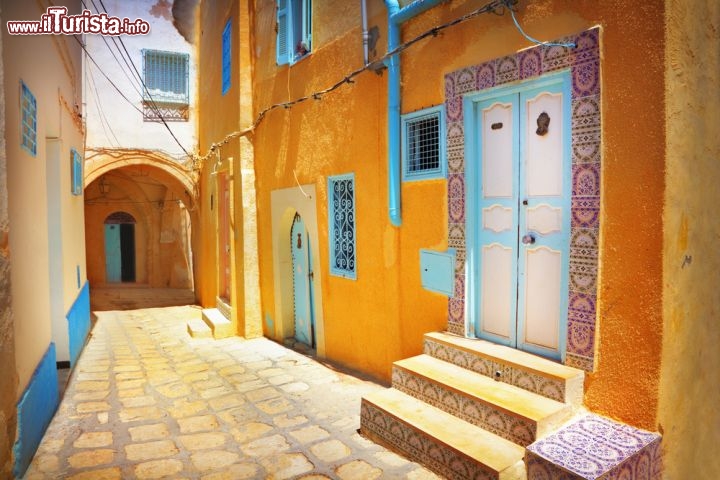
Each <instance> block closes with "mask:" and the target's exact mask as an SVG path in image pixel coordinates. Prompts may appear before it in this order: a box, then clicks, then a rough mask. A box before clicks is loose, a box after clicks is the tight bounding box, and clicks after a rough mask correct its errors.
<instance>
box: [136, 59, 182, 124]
mask: <svg viewBox="0 0 720 480" xmlns="http://www.w3.org/2000/svg"><path fill="white" fill-rule="evenodd" d="M142 52H143V76H144V78H145V87H146V90H145V91H144V92H143V106H144V112H143V113H144V118H145V120H146V121H160V119H161V117H162V118H164V119H165V120H166V121H176V122H177V121H181V122H182V121H187V120H188V117H189V108H188V105H189V102H190V94H189V86H188V75H189V72H188V63H189V60H190V55H188V54H186V53H177V52H164V51H160V50H145V49H144V50H143V51H142Z"/></svg>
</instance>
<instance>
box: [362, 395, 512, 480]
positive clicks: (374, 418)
mask: <svg viewBox="0 0 720 480" xmlns="http://www.w3.org/2000/svg"><path fill="white" fill-rule="evenodd" d="M360 432H361V433H362V434H363V435H365V436H366V437H368V438H369V439H370V440H372V441H374V442H375V443H379V444H381V445H385V446H386V447H388V448H390V449H391V450H394V451H396V452H398V453H401V454H403V455H405V456H406V457H407V458H409V459H411V460H413V461H416V462H418V463H421V464H423V465H425V466H426V467H427V468H429V469H430V470H432V471H434V472H435V473H437V474H439V475H442V476H443V477H445V478H448V479H453V480H455V479H457V480H464V479H472V480H504V479H506V478H507V479H511V478H525V476H524V473H523V472H524V466H523V464H522V463H520V464H519V465H517V468H516V469H515V470H514V471H513V472H503V473H500V474H499V473H497V472H492V471H488V470H485V469H484V468H483V467H482V465H479V464H478V463H477V462H475V461H474V460H473V459H472V458H469V457H467V456H466V455H463V454H461V453H459V452H457V451H455V450H454V449H452V448H450V447H448V446H447V445H445V444H442V443H439V442H436V441H435V440H434V439H433V438H432V437H430V436H428V435H426V434H425V433H423V432H422V431H419V430H417V429H415V428H413V427H411V426H409V425H408V424H406V423H404V422H402V421H401V420H398V419H397V418H395V417H394V416H392V415H390V414H388V413H387V412H385V411H383V410H381V409H379V408H377V407H375V406H374V405H373V404H371V403H370V402H368V401H366V400H365V399H363V401H362V404H361V407H360Z"/></svg>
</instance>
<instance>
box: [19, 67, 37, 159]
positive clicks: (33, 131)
mask: <svg viewBox="0 0 720 480" xmlns="http://www.w3.org/2000/svg"><path fill="white" fill-rule="evenodd" d="M20 89H21V93H20V112H21V115H22V123H21V125H20V135H21V138H20V144H21V145H22V147H24V148H25V149H26V150H27V151H28V152H30V153H31V154H32V155H33V156H34V155H36V154H37V102H36V100H35V95H33V94H32V92H31V91H30V89H29V88H28V87H27V85H25V83H24V82H22V81H21V82H20Z"/></svg>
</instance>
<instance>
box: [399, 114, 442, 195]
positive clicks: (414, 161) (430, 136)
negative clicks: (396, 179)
mask: <svg viewBox="0 0 720 480" xmlns="http://www.w3.org/2000/svg"><path fill="white" fill-rule="evenodd" d="M400 122H401V130H400V132H401V133H400V135H401V142H402V143H401V144H402V174H403V181H406V182H407V181H412V180H430V179H438V178H445V177H446V176H447V160H446V154H445V111H444V108H443V107H442V106H437V107H431V108H426V109H423V110H418V111H417V112H412V113H408V114H405V115H403V116H402V117H401V118H400Z"/></svg>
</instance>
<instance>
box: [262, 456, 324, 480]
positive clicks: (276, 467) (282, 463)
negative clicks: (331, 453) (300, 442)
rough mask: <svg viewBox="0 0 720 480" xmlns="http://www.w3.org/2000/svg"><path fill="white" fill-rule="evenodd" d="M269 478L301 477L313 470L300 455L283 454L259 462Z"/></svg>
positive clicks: (280, 479) (304, 457)
mask: <svg viewBox="0 0 720 480" xmlns="http://www.w3.org/2000/svg"><path fill="white" fill-rule="evenodd" d="M260 464H261V465H262V466H263V467H265V471H266V472H267V473H268V477H269V478H273V479H278V480H283V479H286V478H291V477H295V476H297V475H302V474H303V473H307V472H309V471H311V470H312V469H313V468H315V465H313V464H312V463H310V461H309V460H308V459H307V457H306V456H305V455H303V454H302V453H285V454H281V455H277V456H273V457H267V458H263V459H262V460H260Z"/></svg>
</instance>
